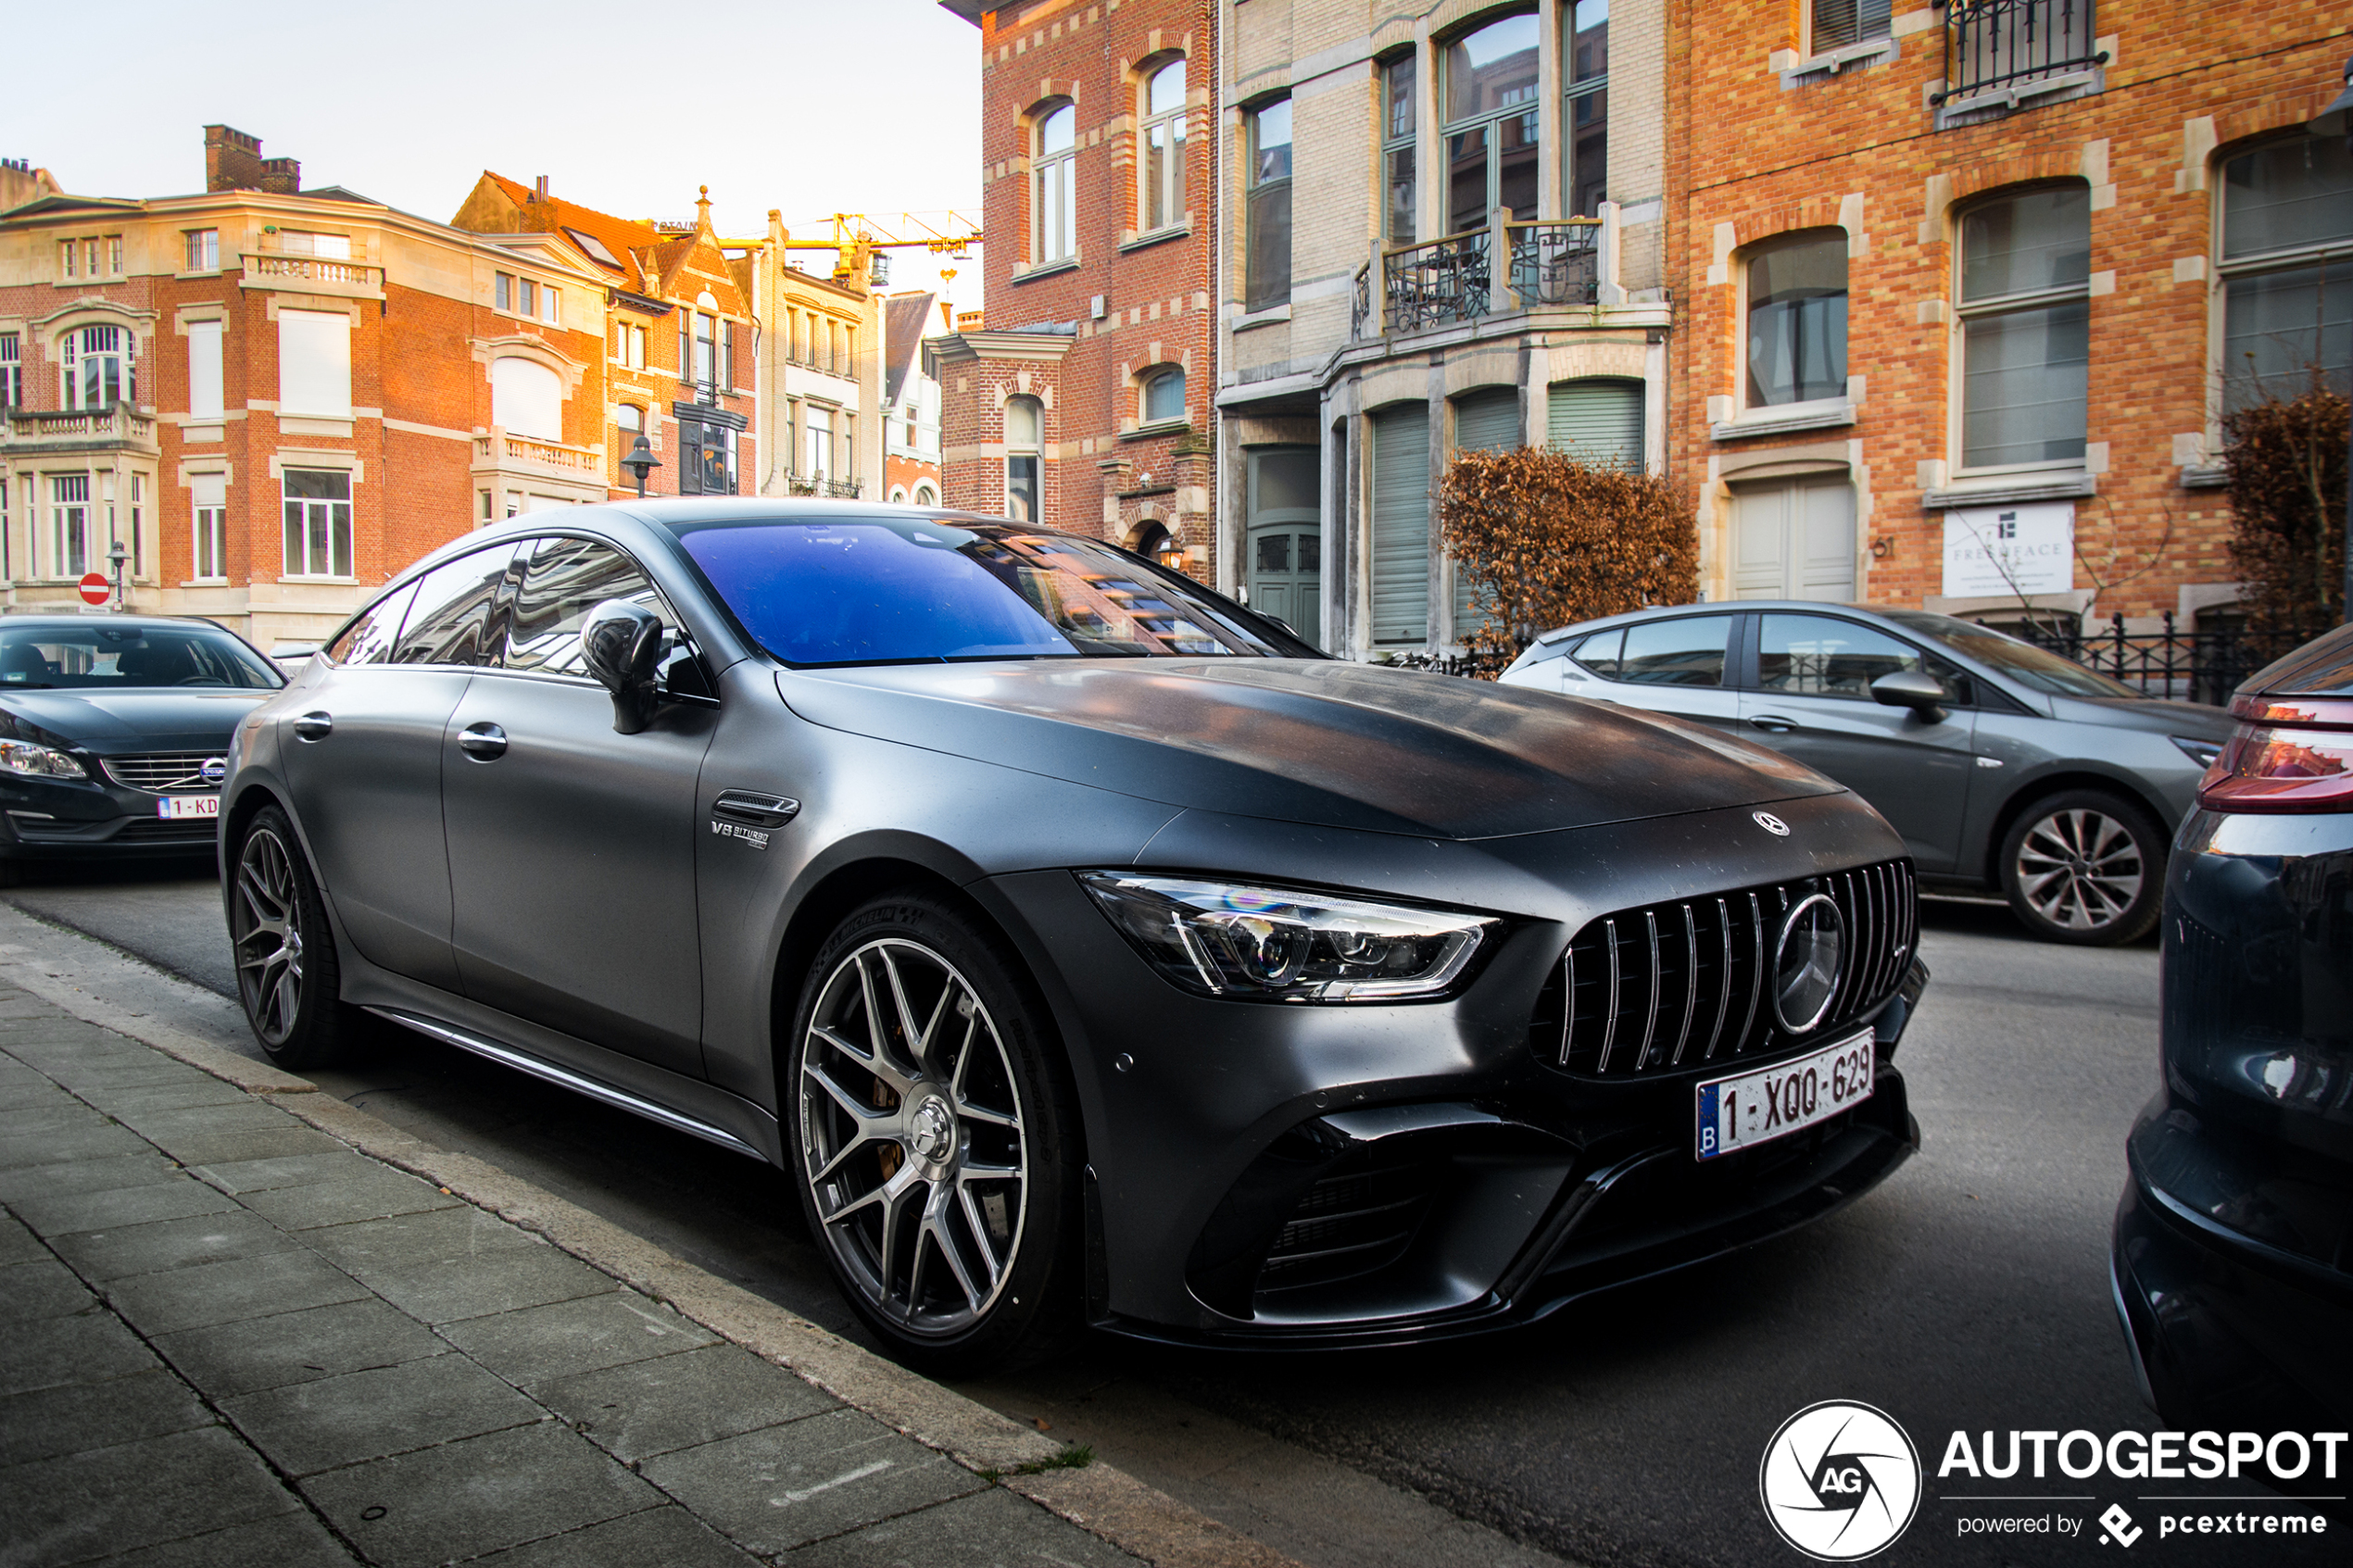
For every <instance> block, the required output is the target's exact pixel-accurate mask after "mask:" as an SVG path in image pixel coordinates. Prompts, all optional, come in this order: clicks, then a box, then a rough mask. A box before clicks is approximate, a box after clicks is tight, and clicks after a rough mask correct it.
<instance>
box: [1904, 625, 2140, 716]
mask: <svg viewBox="0 0 2353 1568" xmlns="http://www.w3.org/2000/svg"><path fill="white" fill-rule="evenodd" d="M1879 613H1880V614H1881V615H1884V616H1885V617H1887V618H1888V619H1889V620H1890V621H1897V622H1900V623H1901V624H1903V625H1905V626H1906V627H1909V628H1910V629H1911V630H1912V631H1915V632H1918V633H1920V634H1922V635H1923V636H1929V637H1933V638H1935V639H1936V640H1937V641H1938V642H1940V643H1943V644H1944V646H1946V647H1949V648H1951V649H1953V650H1954V651H1955V652H1956V653H1964V654H1967V655H1969V658H1971V659H1976V660H1977V661H1978V662H1979V663H1980V664H1983V665H1988V666H1991V667H1992V668H1993V669H1994V670H1995V671H1998V672H1999V673H2001V674H2004V675H2007V676H2008V677H2009V678H2010V679H2011V680H2013V681H2016V682H2018V683H2019V684H2020V685H2024V686H2032V688H2033V689H2034V690H2036V691H2038V692H2045V693H2047V694H2048V695H2050V696H2130V697H2137V696H2140V695H2141V694H2140V693H2139V692H2136V691H2134V690H2133V688H2132V687H2130V686H2128V685H2126V684H2123V683H2122V682H2121V681H2111V680H2109V679H2108V677H2107V676H2106V675H2102V674H2099V673H2098V672H2096V671H2091V670H2086V669H2084V668H2083V666H2082V665H2080V664H2078V663H2076V662H2075V661H2074V660H2073V659H2062V658H2060V657H2059V656H2058V655H2057V654H2055V653H2053V652H2051V651H2050V650H2049V649H2048V648H2038V647H2036V646H2034V645H2033V644H2032V643H2030V642H2027V641H2025V640H2023V639H2021V638H2018V637H2013V636H2011V635H2010V634H2009V633H2007V632H1996V631H1994V629H1993V628H1992V627H1991V626H1980V625H1978V624H1977V623H1976V622H1975V621H1959V620H1956V619H1955V618H1954V617H1952V616H1949V615H1935V614H1931V613H1930V612H1929V611H1927V610H1919V609H1883V610H1881V611H1880V612H1879Z"/></svg>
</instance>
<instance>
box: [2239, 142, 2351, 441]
mask: <svg viewBox="0 0 2353 1568" xmlns="http://www.w3.org/2000/svg"><path fill="white" fill-rule="evenodd" d="M2221 205H2222V256H2221V268H2220V269H2219V270H2220V271H2221V277H2222V407H2223V408H2224V410H2225V411H2226V412H2229V411H2235V410H2237V409H2240V408H2246V406H2247V405H2249V404H2251V403H2258V402H2261V401H2262V400H2263V399H2264V398H2265V397H2267V396H2281V397H2293V396H2295V395H2297V394H2298V393H2300V392H2302V391H2303V390H2304V389H2305V387H2306V386H2307V385H2308V384H2309V377H2310V376H2311V374H2312V370H2313V368H2314V367H2318V368H2319V370H2320V371H2321V373H2322V376H2323V377H2324V378H2325V379H2326V380H2327V381H2328V382H2329V383H2331V384H2332V385H2334V386H2335V387H2336V388H2337V389H2338V390H2340V391H2343V390H2346V389H2347V388H2348V387H2353V152H2348V151H2347V148H2346V145H2345V139H2344V138H2343V137H2341V136H2314V135H2310V134H2309V133H2305V134H2298V135H2296V136H2292V137H2289V138H2287V139H2285V140H2283V141H2277V142H2271V143H2268V144H2264V145H2262V146H2259V147H2256V148H2254V149H2253V150H2251V151H2248V152H2245V153H2241V154H2240V155H2238V156H2237V157H2233V158H2232V159H2230V160H2229V161H2227V162H2226V163H2224V164H2223V165H2222V182H2221Z"/></svg>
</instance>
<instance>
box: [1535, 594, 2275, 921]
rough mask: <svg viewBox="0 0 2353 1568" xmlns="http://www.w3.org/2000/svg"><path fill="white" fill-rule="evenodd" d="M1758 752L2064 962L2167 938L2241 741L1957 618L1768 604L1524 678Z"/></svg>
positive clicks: (1641, 630)
mask: <svg viewBox="0 0 2353 1568" xmlns="http://www.w3.org/2000/svg"><path fill="white" fill-rule="evenodd" d="M1503 679H1504V683H1505V684H1511V685H1527V686H1534V687H1536V688H1538V689H1540V690H1543V691H1558V692H1566V693H1568V694H1569V695H1571V696H1595V697H1604V698H1606V699H1608V700H1609V701H1612V702H1621V703H1627V704H1629V705H1631V706H1634V707H1638V708H1644V709H1651V710H1653V711H1655V712H1660V713H1671V714H1674V715H1676V716H1677V717H1679V718H1683V719H1688V720H1691V721H1693V722H1695V723H1701V724H1708V725H1712V726H1715V727H1717V728H1718V729H1721V730H1724V731H1726V732H1728V733H1732V734H1740V735H1741V736H1743V738H1745V739H1748V740H1753V741H1755V742H1756V743H1757V744H1759V745H1761V746H1771V747H1773V748H1774V749H1775V750H1777V751H1780V752H1782V753H1785V754H1786V755H1788V756H1790V757H1793V758H1794V759H1797V760H1798V761H1801V762H1804V763H1806V765H1807V766H1809V767H1814V768H1818V769H1820V770H1821V771H1823V772H1825V773H1827V774H1829V775H1830V776H1831V778H1834V779H1836V780H1838V782H1839V783H1841V784H1845V785H1847V786H1848V787H1849V788H1851V789H1853V790H1854V791H1855V792H1856V794H1857V795H1860V796H1861V797H1863V798H1864V799H1866V800H1869V802H1870V803H1871V804H1872V805H1873V806H1876V807H1878V808H1879V809H1880V810H1881V813H1883V814H1884V815H1885V816H1886V818H1887V820H1888V822H1890V823H1892V824H1893V825H1894V828H1895V831H1896V832H1898V833H1900V834H1903V835H1904V844H1905V847H1906V849H1907V850H1908V851H1909V852H1910V853H1911V856H1912V859H1913V862H1914V864H1916V865H1917V866H1918V867H1919V874H1920V877H1921V879H1922V880H1923V881H1924V882H1928V883H1930V884H1931V885H1933V884H1944V885H1945V886H1947V887H1951V888H1956V889H1964V890H1968V891H1971V892H1976V891H1993V892H1999V893H2000V894H2002V895H2003V896H2004V897H2007V899H2008V900H2009V904H2010V909H2011V910H2012V912H2014V913H2015V914H2016V915H2017V916H2018V918H2019V920H2020V922H2022V923H2023V924H2024V925H2025V926H2026V927H2027V929H2028V930H2030V931H2032V933H2033V934H2034V935H2037V936H2039V937H2042V938H2043V939H2044V940H2045V941H2051V942H2073V943H2082V944H2089V945H2097V946H2106V945H2109V944H2114V943H2120V942H2130V941H2133V940H2134V939H2136V938H2138V937H2141V936H2144V935H2147V934H2148V932H2149V930H2150V928H2151V927H2153V926H2154V925H2155V924H2156V923H2157V915H2158V905H2159V903H2160V902H2161V901H2162V898H2163V893H2164V885H2165V875H2164V872H2165V846H2166V841H2167V839H2168V838H2169V837H2171V834H2172V830H2173V828H2174V826H2175V825H2176V824H2178V823H2179V822H2181V820H2182V819H2183V816H2185V815H2186V814H2187V813H2188V811H2189V809H2190V801H2191V797H2193V796H2194V795H2195V794H2196V788H2197V780H2198V774H2199V773H2200V772H2201V771H2204V769H2205V767H2206V765H2207V764H2208V762H2211V761H2212V760H2213V759H2214V757H2215V755H2216V754H2217V753H2218V752H2219V751H2220V750H2221V746H2222V742H2223V741H2224V740H2225V739H2227V738H2228V737H2229V735H2230V731H2231V722H2230V720H2229V719H2228V718H2227V717H2226V716H2224V715H2223V714H2222V713H2221V711H2220V710H2219V709H2211V708H2200V707H2197V706H2196V705H2194V704H2191V703H2186V702H2166V701H2159V700H2155V699H2152V698H2149V697H2145V696H2142V695H2141V694H2140V693H2138V692H2136V691H2134V690H2133V689H2132V688H2131V687H2130V686H2126V685H2123V684H2120V683H2119V682H2116V681H2111V680H2109V679H2108V677H2107V676H2105V675H2101V674H2096V673H2095V672H2094V671H2090V670H2086V669H2084V668H2083V667H2082V665H2080V664H2076V663H2074V662H2072V661H2070V660H2069V659H2061V658H2060V657H2058V655H2057V654H2054V653H2050V652H2046V651H2045V650H2044V649H2042V648H2038V647H2036V646H2033V645H2032V644H2031V643H2027V642H2023V641H2021V640H2020V639H2019V638H2016V637H2012V636H2009V635H2007V634H2006V633H2001V632H1996V631H1994V630H1991V629H1990V628H1987V627H1983V626H1979V625H1976V624H1974V623H1972V622H1970V621H1958V620H1955V619H1954V618H1953V617H1951V616H1945V615H1934V614H1930V613H1927V612H1924V611H1920V610H1911V609H1871V608H1864V607H1863V606H1860V605H1831V604H1814V603H1806V602H1795V601H1791V602H1783V601H1772V602H1757V601H1751V602H1745V603H1739V604H1719V605H1689V606H1684V607H1681V608H1673V609H1649V610H1641V611H1638V612H1636V613H1634V614H1631V615H1620V616H1613V617H1611V618H1609V619H1608V620H1605V621H1586V622H1584V623H1582V624H1580V625H1576V626H1567V627H1563V628H1562V629H1561V630H1559V631H1557V632H1547V633H1544V634H1543V635H1542V636H1541V637H1539V638H1538V639H1537V640H1536V641H1535V642H1534V643H1533V644H1531V645H1530V646H1529V648H1528V650H1527V651H1526V652H1525V653H1523V654H1521V655H1520V657H1519V659H1517V660H1516V661H1515V662H1514V663H1513V665H1512V667H1511V668H1510V669H1509V670H1507V671H1504V677H1503Z"/></svg>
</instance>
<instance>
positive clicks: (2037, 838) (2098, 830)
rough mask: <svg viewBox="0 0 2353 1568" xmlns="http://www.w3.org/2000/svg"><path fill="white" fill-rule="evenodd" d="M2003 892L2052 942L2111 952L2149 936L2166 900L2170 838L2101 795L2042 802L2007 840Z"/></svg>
mask: <svg viewBox="0 0 2353 1568" xmlns="http://www.w3.org/2000/svg"><path fill="white" fill-rule="evenodd" d="M2002 891H2003V893H2004V894H2006V895H2007V897H2008V898H2009V901H2010V909H2011V912H2012V913H2014V914H2016V915H2017V916H2018V918H2019V919H2020V922H2023V923H2024V924H2025V926H2026V928H2027V929H2028V930H2030V931H2032V933H2034V935H2036V936H2038V937H2041V938H2042V939H2043V940H2044V941H2045V942H2069V943H2073V944H2075V945H2077V946H2079V947H2115V946H2118V945H2120V944H2121V943H2125V942H2131V941H2134V940H2137V939H2138V938H2140V937H2142V936H2145V935H2147V934H2148V931H2149V929H2150V927H2152V926H2154V925H2155V924H2156V923H2157V918H2158V910H2159V909H2160V907H2161V906H2162V904H2163V902H2164V897H2165V840H2164V837H2163V836H2162V835H2161V834H2159V833H2158V830H2157V824H2156V823H2154V822H2150V821H2149V819H2148V815H2147V813H2145V812H2144V811H2142V810H2141V809H2138V808H2137V807H2134V806H2130V805H2127V804H2126V803H2125V802H2124V801H2122V800H2120V799H2119V798H2117V797H2115V796H2112V795H2107V794H2103V793H2101V792H2100V791H2097V790H2070V791H2069V792H2067V793H2065V794H2062V795H2055V796H2052V797H2050V798H2049V799H2047V800H2038V801H2036V802H2035V803H2034V804H2033V805H2032V806H2030V807H2028V808H2027V809H2026V810H2025V811H2024V812H2023V813H2022V814H2020V817H2019V819H2018V821H2017V822H2013V823H2011V824H2010V831H2009V833H2008V834H2007V835H2006V836H2005V837H2004V838H2003V840H2002Z"/></svg>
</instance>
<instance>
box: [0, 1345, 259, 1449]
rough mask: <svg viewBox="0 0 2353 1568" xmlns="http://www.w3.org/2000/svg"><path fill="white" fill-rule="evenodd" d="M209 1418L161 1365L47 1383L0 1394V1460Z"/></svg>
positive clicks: (161, 1431) (176, 1428)
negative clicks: (123, 1374)
mask: <svg viewBox="0 0 2353 1568" xmlns="http://www.w3.org/2000/svg"><path fill="white" fill-rule="evenodd" d="M213 1424H215V1418H214V1416H213V1413H212V1412H211V1411H208V1410H207V1409H205V1408H204V1406H203V1405H201V1404H199V1403H198V1402H197V1400H196V1397H195V1395H194V1394H191V1393H190V1392H188V1386H187V1385H186V1384H184V1383H182V1382H181V1381H180V1379H179V1378H177V1377H176V1376H174V1375H172V1374H170V1372H167V1371H165V1370H164V1369H163V1368H161V1367H150V1368H149V1370H147V1371H145V1372H135V1373H132V1374H130V1375H129V1376H127V1377H112V1378H107V1379H106V1380H105V1381H103V1382H94V1383H76V1384H62V1385H61V1384H52V1385H51V1386H48V1387H45V1388H36V1389H32V1390H31V1391H29V1392H27V1393H22V1394H11V1395H8V1396H6V1398H0V1465H10V1464H23V1463H26V1462H28V1461H32V1460H36V1459H49V1458H52V1457H54V1456H56V1455H58V1454H72V1453H80V1452H82V1450H83V1449H107V1448H112V1447H113V1446H114V1445H115V1444H117V1443H128V1442H130V1441H132V1439H134V1438H139V1437H160V1436H164V1435H165V1434H166V1433H170V1432H185V1431H188V1430H190V1429H192V1428H194V1427H198V1426H210V1425H213Z"/></svg>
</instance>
